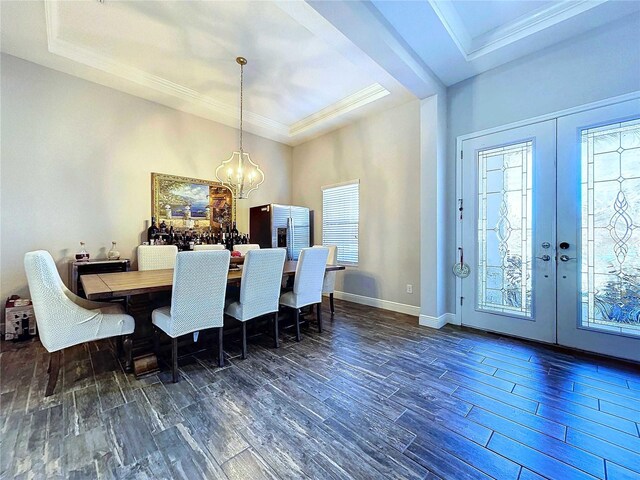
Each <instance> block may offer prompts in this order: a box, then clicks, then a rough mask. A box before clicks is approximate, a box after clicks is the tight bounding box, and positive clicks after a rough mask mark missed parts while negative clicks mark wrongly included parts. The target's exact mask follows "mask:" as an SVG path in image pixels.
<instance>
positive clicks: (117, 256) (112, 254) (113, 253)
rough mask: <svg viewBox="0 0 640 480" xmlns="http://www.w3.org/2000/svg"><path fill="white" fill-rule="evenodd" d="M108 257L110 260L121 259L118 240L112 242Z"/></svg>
mask: <svg viewBox="0 0 640 480" xmlns="http://www.w3.org/2000/svg"><path fill="white" fill-rule="evenodd" d="M107 259H109V260H119V259H120V252H119V251H118V250H116V242H111V250H109V251H108V252H107Z"/></svg>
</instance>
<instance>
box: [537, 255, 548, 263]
mask: <svg viewBox="0 0 640 480" xmlns="http://www.w3.org/2000/svg"><path fill="white" fill-rule="evenodd" d="M536 258H539V259H540V260H542V261H543V262H548V261H549V260H551V256H549V255H542V256H541V257H536Z"/></svg>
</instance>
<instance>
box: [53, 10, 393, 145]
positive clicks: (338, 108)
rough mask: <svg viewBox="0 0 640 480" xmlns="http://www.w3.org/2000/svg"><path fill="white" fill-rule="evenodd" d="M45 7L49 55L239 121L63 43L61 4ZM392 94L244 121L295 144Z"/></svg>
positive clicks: (185, 92) (196, 96)
mask: <svg viewBox="0 0 640 480" xmlns="http://www.w3.org/2000/svg"><path fill="white" fill-rule="evenodd" d="M44 6H45V20H46V28H47V48H48V51H49V52H50V53H52V54H55V55H59V56H61V57H64V58H66V59H68V60H71V61H73V62H77V63H79V64H82V65H85V66H88V67H91V68H94V69H96V70H100V71H102V72H105V73H108V74H110V75H113V76H115V77H118V78H120V79H124V80H127V81H130V82H133V83H136V84H138V85H141V86H143V87H146V88H149V89H152V90H155V91H157V92H160V93H162V94H165V95H169V96H171V97H174V98H178V99H180V100H181V101H183V102H187V103H188V104H191V105H193V106H195V107H199V108H200V109H202V110H203V111H205V112H210V113H211V116H209V117H208V118H210V119H213V120H216V121H221V120H220V117H223V118H224V119H225V120H226V122H224V123H226V124H228V125H232V126H233V122H236V121H239V114H238V108H237V105H233V106H230V105H227V104H225V103H222V102H220V101H218V100H216V99H214V98H212V97H210V96H207V95H203V94H202V93H200V92H198V91H196V90H194V89H191V88H189V87H186V86H184V85H181V84H178V83H175V82H172V81H171V80H168V79H166V78H163V77H160V76H158V75H154V74H152V73H149V72H146V71H144V70H141V69H139V68H136V67H133V66H130V65H126V64H124V63H121V62H118V61H116V60H114V59H112V58H109V57H107V56H105V55H103V54H101V53H99V52H97V51H96V50H94V49H91V48H87V47H84V46H80V45H77V44H74V43H72V42H69V41H67V40H63V39H62V38H60V23H59V20H58V3H57V2H56V1H54V0H44ZM389 94H390V92H389V91H388V90H387V89H386V88H384V87H382V86H381V85H379V84H378V83H375V84H373V85H370V86H368V87H366V88H364V89H362V90H360V91H358V92H356V93H354V94H352V95H349V96H348V97H346V98H344V99H342V100H339V101H338V102H336V103H334V104H332V105H329V106H327V107H325V108H323V109H322V110H319V111H318V112H316V113H314V114H312V115H310V116H308V117H306V118H304V119H302V120H300V121H297V122H295V123H292V124H291V125H286V124H284V123H280V122H278V121H275V120H273V119H270V118H268V117H264V116H262V115H259V114H256V113H252V112H250V111H246V110H245V111H244V120H245V123H246V124H247V125H249V126H253V127H255V128H258V129H260V130H261V131H266V132H270V133H271V134H272V135H273V137H272V138H275V139H276V140H278V141H282V140H285V142H287V141H293V140H295V136H297V135H299V134H301V133H303V132H307V131H309V130H312V129H316V128H318V129H321V128H323V127H326V126H330V125H331V123H330V121H331V120H334V119H336V118H337V117H339V116H341V115H345V114H347V113H349V112H352V111H353V110H356V109H357V108H359V107H362V106H364V105H367V104H369V103H371V102H374V101H375V100H378V99H380V98H383V97H385V96H387V95H389Z"/></svg>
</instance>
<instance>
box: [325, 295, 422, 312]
mask: <svg viewBox="0 0 640 480" xmlns="http://www.w3.org/2000/svg"><path fill="white" fill-rule="evenodd" d="M333 296H334V298H337V299H339V300H346V301H347V302H353V303H359V304H360V305H368V306H369V307H376V308H382V309H383V310H391V311H392V312H398V313H406V314H407V315H413V316H414V317H418V316H420V307H416V306H414V305H407V304H405V303H397V302H391V301H389V300H381V299H379V298H373V297H365V296H364V295H356V294H354V293H347V292H338V291H335V292H333Z"/></svg>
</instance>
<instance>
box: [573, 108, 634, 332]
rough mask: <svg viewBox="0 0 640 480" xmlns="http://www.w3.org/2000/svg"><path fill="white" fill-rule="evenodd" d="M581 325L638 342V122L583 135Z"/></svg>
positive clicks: (615, 124)
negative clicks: (625, 335)
mask: <svg viewBox="0 0 640 480" xmlns="http://www.w3.org/2000/svg"><path fill="white" fill-rule="evenodd" d="M581 180H582V182H581V190H582V191H581V197H582V222H581V223H582V228H581V230H582V249H581V257H582V258H581V265H582V282H581V310H582V311H581V325H582V327H585V328H590V329H599V330H603V331H609V332H617V333H623V334H627V335H638V336H640V120H631V121H627V122H622V123H613V124H609V125H605V126H601V127H597V128H588V129H584V130H582V133H581Z"/></svg>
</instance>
